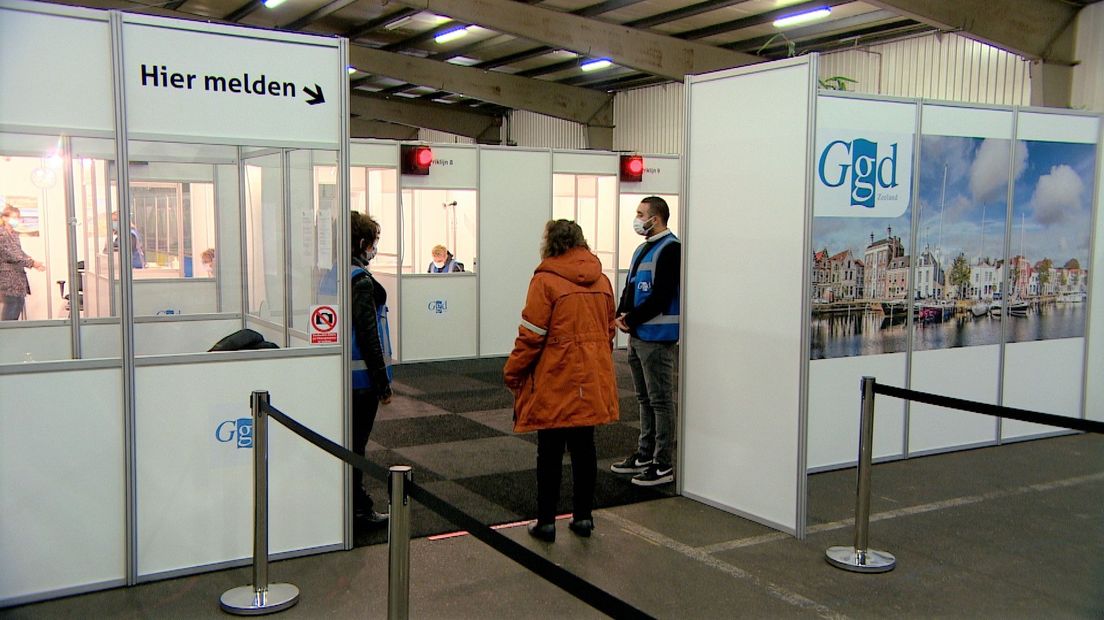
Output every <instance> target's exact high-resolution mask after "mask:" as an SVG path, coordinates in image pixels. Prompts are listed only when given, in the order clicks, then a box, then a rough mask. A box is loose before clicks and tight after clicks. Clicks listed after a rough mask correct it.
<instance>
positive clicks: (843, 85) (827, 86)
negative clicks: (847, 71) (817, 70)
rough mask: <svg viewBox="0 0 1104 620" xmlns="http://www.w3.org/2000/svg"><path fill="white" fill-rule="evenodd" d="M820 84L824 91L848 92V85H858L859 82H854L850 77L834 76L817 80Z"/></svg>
mask: <svg viewBox="0 0 1104 620" xmlns="http://www.w3.org/2000/svg"><path fill="white" fill-rule="evenodd" d="M817 81H818V82H820V87H821V88H823V89H824V90H847V85H848V84H858V83H859V81H858V80H852V79H851V78H849V77H844V76H842V75H834V76H832V77H830V78H824V79H823V80H817Z"/></svg>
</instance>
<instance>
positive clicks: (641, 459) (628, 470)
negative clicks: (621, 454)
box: [610, 452, 652, 474]
mask: <svg viewBox="0 0 1104 620" xmlns="http://www.w3.org/2000/svg"><path fill="white" fill-rule="evenodd" d="M651 464H652V457H650V456H644V455H643V454H641V453H639V452H637V453H636V454H634V455H632V456H630V457H629V458H627V459H625V460H624V461H621V462H620V463H614V464H613V465H610V471H612V472H613V473H615V474H639V473H640V472H642V471H644V470H645V469H648V466H649V465H651Z"/></svg>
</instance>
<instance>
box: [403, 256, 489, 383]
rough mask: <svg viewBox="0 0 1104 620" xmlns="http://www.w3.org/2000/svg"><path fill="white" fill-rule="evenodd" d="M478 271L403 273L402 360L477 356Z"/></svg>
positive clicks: (413, 360)
mask: <svg viewBox="0 0 1104 620" xmlns="http://www.w3.org/2000/svg"><path fill="white" fill-rule="evenodd" d="M478 301H479V299H478V296H477V295H476V275H475V274H471V273H460V274H451V275H448V276H445V275H437V274H418V275H404V276H403V277H402V307H401V312H402V317H403V322H402V326H403V327H402V329H403V332H402V336H403V337H402V340H401V341H400V342H401V346H402V352H403V353H402V360H403V361H404V362H419V361H432V360H441V359H450V358H463V357H475V356H476V353H477V351H476V347H477V346H478V344H479V337H478V333H477V332H476V329H475V326H476V325H477V324H478V321H477V320H476V319H477V317H478V312H479V309H478V307H477V305H478Z"/></svg>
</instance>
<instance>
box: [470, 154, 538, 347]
mask: <svg viewBox="0 0 1104 620" xmlns="http://www.w3.org/2000/svg"><path fill="white" fill-rule="evenodd" d="M480 156H481V157H482V162H481V165H480V167H479V174H480V192H481V195H480V201H479V211H480V213H479V215H480V224H481V225H480V227H479V254H480V258H481V259H482V260H481V261H480V263H481V264H480V271H479V277H480V282H481V284H480V287H479V309H480V312H479V322H480V323H479V324H480V328H479V354H480V355H505V354H507V353H509V352H510V351H511V350H512V348H513V344H514V338H516V337H517V334H518V327H517V325H518V321H519V319H520V318H521V310H522V308H523V307H524V306H525V295H526V292H527V291H528V288H529V280H530V279H531V278H532V276H533V270H534V269H535V268H536V266H537V265H538V264H539V263H540V252H539V245H540V238H541V233H542V232H543V230H544V223H545V222H547V221H548V218H549V217H551V215H552V175H551V171H552V153H551V152H549V151H523V150H520V149H507V148H487V147H484V148H482V149H480Z"/></svg>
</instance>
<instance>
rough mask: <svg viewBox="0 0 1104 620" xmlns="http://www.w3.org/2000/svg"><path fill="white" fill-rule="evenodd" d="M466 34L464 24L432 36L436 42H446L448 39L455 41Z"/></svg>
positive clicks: (466, 30)
mask: <svg viewBox="0 0 1104 620" xmlns="http://www.w3.org/2000/svg"><path fill="white" fill-rule="evenodd" d="M466 36H468V29H467V27H466V26H465V27H464V28H456V29H453V30H447V31H445V32H442V33H441V34H439V35H437V36H435V37H433V40H434V41H436V42H438V43H448V42H449V41H455V40H457V39H459V38H461V37H466Z"/></svg>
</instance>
